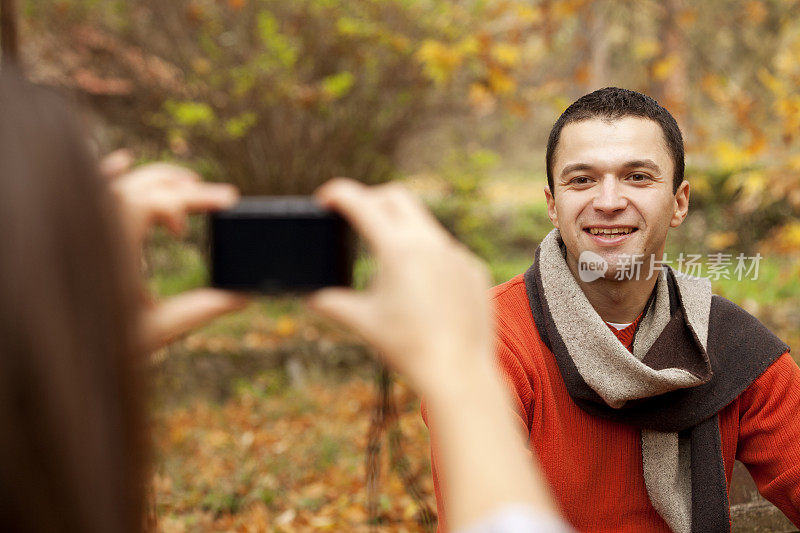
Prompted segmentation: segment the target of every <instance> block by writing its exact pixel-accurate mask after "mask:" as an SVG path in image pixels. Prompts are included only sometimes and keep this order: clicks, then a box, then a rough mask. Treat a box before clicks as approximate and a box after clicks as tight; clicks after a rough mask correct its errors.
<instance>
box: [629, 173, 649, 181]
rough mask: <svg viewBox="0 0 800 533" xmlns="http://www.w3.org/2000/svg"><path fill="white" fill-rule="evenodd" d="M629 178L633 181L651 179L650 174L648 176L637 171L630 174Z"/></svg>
mask: <svg viewBox="0 0 800 533" xmlns="http://www.w3.org/2000/svg"><path fill="white" fill-rule="evenodd" d="M628 179H630V180H631V181H646V180H649V179H650V176H648V175H647V174H640V173H636V174H631V175H630V176H628Z"/></svg>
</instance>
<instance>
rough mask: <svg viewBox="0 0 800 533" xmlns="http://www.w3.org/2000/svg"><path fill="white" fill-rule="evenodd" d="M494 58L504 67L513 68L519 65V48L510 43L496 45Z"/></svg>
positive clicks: (492, 52)
mask: <svg viewBox="0 0 800 533" xmlns="http://www.w3.org/2000/svg"><path fill="white" fill-rule="evenodd" d="M491 55H492V58H493V59H494V60H495V61H497V62H498V63H500V64H501V65H503V66H504V67H513V66H515V65H516V64H517V63H519V58H520V52H519V47H518V46H515V45H513V44H509V43H496V44H495V45H494V46H492V51H491Z"/></svg>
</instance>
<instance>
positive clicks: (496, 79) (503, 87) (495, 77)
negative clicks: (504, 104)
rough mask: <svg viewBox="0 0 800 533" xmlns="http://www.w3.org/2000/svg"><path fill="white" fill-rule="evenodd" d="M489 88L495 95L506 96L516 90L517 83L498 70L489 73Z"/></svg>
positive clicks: (494, 69)
mask: <svg viewBox="0 0 800 533" xmlns="http://www.w3.org/2000/svg"><path fill="white" fill-rule="evenodd" d="M489 86H490V87H491V88H492V92H494V93H495V94H508V93H511V92H514V89H516V88H517V82H516V81H514V79H513V78H512V77H511V76H509V75H508V74H506V73H505V72H504V71H502V70H501V69H498V68H493V69H491V70H490V71H489Z"/></svg>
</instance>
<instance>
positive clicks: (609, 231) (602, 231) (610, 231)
mask: <svg viewBox="0 0 800 533" xmlns="http://www.w3.org/2000/svg"><path fill="white" fill-rule="evenodd" d="M633 230H634V228H589V233H591V234H592V235H618V234H621V235H627V234H628V233H632V232H633Z"/></svg>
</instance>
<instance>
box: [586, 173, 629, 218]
mask: <svg viewBox="0 0 800 533" xmlns="http://www.w3.org/2000/svg"><path fill="white" fill-rule="evenodd" d="M596 190H597V196H595V198H594V202H593V206H594V208H595V209H597V210H598V211H604V212H607V213H613V212H614V211H621V210H623V209H625V207H627V205H628V199H627V198H625V196H623V195H622V194H620V193H621V190H620V184H619V183H618V182H617V179H616V178H615V177H612V176H607V177H605V178H603V180H602V182H601V184H600V187H598V188H597V189H596Z"/></svg>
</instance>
